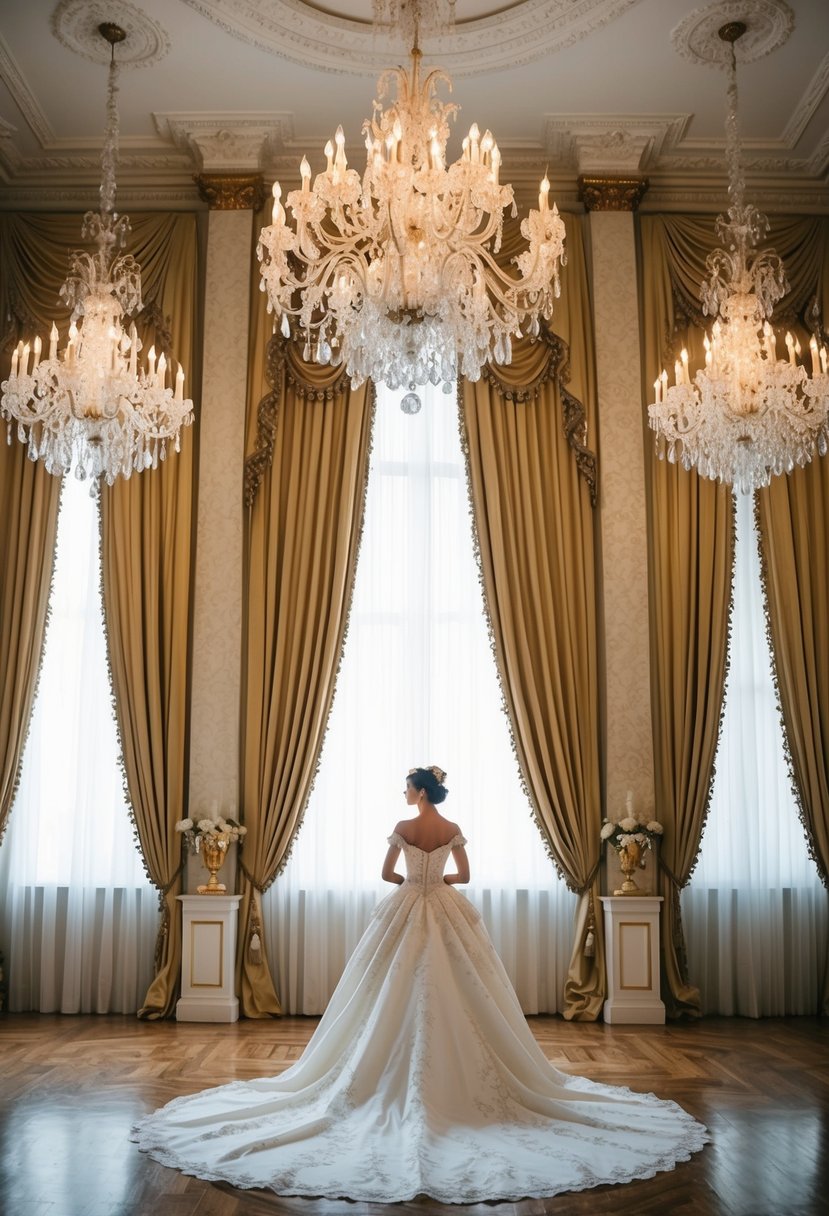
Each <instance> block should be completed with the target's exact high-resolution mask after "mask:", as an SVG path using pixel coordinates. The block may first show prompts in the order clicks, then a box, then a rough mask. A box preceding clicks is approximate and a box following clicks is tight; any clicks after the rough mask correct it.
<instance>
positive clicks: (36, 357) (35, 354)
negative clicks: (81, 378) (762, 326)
mask: <svg viewBox="0 0 829 1216" xmlns="http://www.w3.org/2000/svg"><path fill="white" fill-rule="evenodd" d="M812 341H813V342H814V338H813V339H812ZM42 349H43V345H42V343H41V341H40V334H36V335H35V341H34V347H33V348H32V371H34V370H35V368H36V367H37V365H38V363H40V352H41V350H42ZM816 358H817V346H815V351H814V359H815V360H816Z"/></svg>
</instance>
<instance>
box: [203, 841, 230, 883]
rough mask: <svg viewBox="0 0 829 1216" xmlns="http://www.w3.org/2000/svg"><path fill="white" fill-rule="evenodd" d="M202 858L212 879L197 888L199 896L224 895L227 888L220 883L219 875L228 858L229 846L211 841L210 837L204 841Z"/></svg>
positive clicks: (221, 842)
mask: <svg viewBox="0 0 829 1216" xmlns="http://www.w3.org/2000/svg"><path fill="white" fill-rule="evenodd" d="M201 856H202V861H203V862H204V868H205V869H206V870H207V871H208V873H209V875H210V877H209V878H208V880H207V882H206V883H205V884H204V885H203V886H201V887H197V888H196V890H197V891H198V893H199V895H224V894H225V893H226V891H227V887H226V886H225V885H224V883H223V882H219V879H218V878H217V874H218V873H219V870H221V868H222V866H223V864H224V859H225V857H226V856H227V845H226V843H225V842H224V841H218V840H210V839H209V838H208V837H206V836H205V837H204V838H203V839H202V846H201Z"/></svg>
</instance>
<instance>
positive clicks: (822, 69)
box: [783, 52, 829, 148]
mask: <svg viewBox="0 0 829 1216" xmlns="http://www.w3.org/2000/svg"><path fill="white" fill-rule="evenodd" d="M827 92H829V52H827V53H826V55H824V57H823V59H822V60H821V62H820V64H819V66H818V69H817V71H816V72H815V74H814V76H813V77H812V79H811V80H810V81H809V83H808V84H807V86H806V92H805V93H804V94H803V96H802V97H801V99H800V101H799V102H798V103H797V106H796V107H795V110H794V113H793V114H792V116H791V118H790V119H789V121H788V122H787V123H786V126H785V127H784V128H783V142H784V143H785V144H786V145H787V146H788V147H790V148H793V147H795V145H796V144H797V142H798V140H799V139H800V137H801V135H802V134H803V132H804V131H805V130H806V127H807V126H808V125H809V122H810V121H811V119H812V118H813V117H814V115H815V112H816V111H817V108H818V106H819V105H820V104H821V102H822V101H823V99H824V97H825V96H826V94H827Z"/></svg>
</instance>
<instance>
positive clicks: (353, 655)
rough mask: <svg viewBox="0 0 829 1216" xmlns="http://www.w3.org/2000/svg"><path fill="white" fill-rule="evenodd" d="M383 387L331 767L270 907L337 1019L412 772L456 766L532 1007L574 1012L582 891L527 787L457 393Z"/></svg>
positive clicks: (274, 946) (292, 985)
mask: <svg viewBox="0 0 829 1216" xmlns="http://www.w3.org/2000/svg"><path fill="white" fill-rule="evenodd" d="M400 396H401V394H400V393H391V392H389V391H387V390H386V389H385V388H382V387H381V388H380V390H379V392H378V403H377V420H376V424H375V433H374V446H373V454H372V462H371V472H370V477H369V484H368V494H367V501H366V518H365V529H364V535H363V541H362V549H361V553H360V561H359V566H358V570H357V576H356V583H355V589H354V602H353V606H352V611H351V619H350V626H349V633H348V638H347V640H346V645H345V653H344V656H343V663H342V669H341V671H340V675H339V680H338V686H337V694H336V698H335V702H334V708H333V711H332V714H331V721H330V723H329V728H328V734H327V737H326V741H325V745H324V748H323V753H322V759H321V765H320V771H319V774H318V777H317V781H316V785H315V788H314V792H313V795H312V797H311V801H310V804H309V806H308V811H307V814H306V816H305V822H304V825H303V827H302V829H301V831H300V833H299V836H298V838H297V841H296V844H295V847H294V851H293V855H292V857H291V859H290V861H289V862H288V866H287V868H286V870H285V872H284V874H282V875H281V876H280V877H279V878H278V879H277V880H276V882H275V883H274V885H273V886H272V887H271V889H270V891H269V892H268V893H267V895H266V896H265V899H264V901H263V912H264V916H265V918H266V928H267V940H268V943H269V948H270V951H271V956H272V957H271V963H272V966H273V969H274V972H275V974H276V975H277V977H278V990H279V994H280V998H281V999H282V1001H283V1003H284V1005H285V1007H286V1009H287V1010H288V1011H289V1012H291V1013H307V1014H315V1013H320V1012H322V1010H323V1009H324V1008H325V1006H326V1004H327V1002H328V999H329V997H330V995H331V993H332V991H333V989H334V986H335V984H336V983H337V980H338V979H339V976H340V974H341V972H342V969H343V966H344V964H345V961H346V959H347V958H348V956H349V954H350V953H351V951H352V949H353V948H354V946H355V944H356V942H357V940H358V938H359V936H360V934H361V932H362V931H363V929H364V928H365V925H366V923H367V920H368V916H369V914H370V911H371V908H372V907H373V905H374V904H375V903H376V901H377V899H378V898H380V897H381V896H383V895H384V894H387V893H388V892H389V891H390V890H391V888H390V887H388V886H387V885H386V884H384V883H383V882H382V881H381V880H380V867H381V865H382V861H383V857H384V856H385V852H386V848H387V844H386V837H387V836H388V835H389V833H390V832H391V831H392V829H393V828H394V825H395V824H396V823H397V821H398V820H399V819H401V818H404V817H407V816H408V815H410V814H411V812H410V811H409V810H408V808H407V807H406V806H405V805H404V802H403V789H404V786H405V779H406V774H407V772H408V770H409V769H410V768H413V767H414V766H415V765H421V764H425V765H429V764H439V765H440V766H441V767H442V768H444V769H446V771H447V773H448V777H447V786H448V788H449V791H450V793H449V797H448V799H447V800H446V802H445V803H444V804H443V806H442V807H441V808H440V809H441V811H442V812H443V813H445V814H446V816H447V817H448V818H449V819H453V820H456V821H457V822H458V823H459V824H460V826H461V828H462V830H463V832H464V834H465V835H466V837H467V838H468V840H469V845H468V852H469V857H470V862H471V869H472V881H471V884H470V886H469V887H468V888H467V894H468V895H469V898H470V899H471V900H472V901H473V902H474V903H475V904H476V905H477V906H478V907H479V908H480V909H481V911H482V913H483V915H484V917H485V920H486V923H487V925H488V928H489V930H490V933H491V934H492V937H493V939H494V941H495V945H496V948H497V949H498V951H499V953H500V955H501V957H502V959H503V961H504V965H505V966H506V968H507V971H508V972H509V974H510V978H511V979H512V981H513V983H514V984H515V986H516V990H517V992H518V996H519V998H520V1000H521V1003H522V1006H523V1008H524V1010H525V1012H528V1013H536V1012H555V1011H556V1010H558V1009H560V1008H561V1005H562V992H563V986H564V980H565V978H566V974H567V966H568V963H569V958H570V943H571V939H572V922H573V911H574V902H575V897H574V896H572V895H571V894H570V893H569V892H568V891H567V889H566V887H565V886H564V884H563V883H562V882H561V881H560V880H559V879H558V877H557V876H556V873H555V870H554V868H553V864H552V862H551V861H550V860H549V859H548V858H547V856H546V854H545V851H544V847H543V844H542V841H541V837H540V834H539V832H538V829H537V828H536V826H535V824H534V822H533V820H532V818H531V815H530V808H529V804H528V802H527V800H526V798H525V796H524V794H523V792H522V790H521V787H520V783H519V778H518V770H517V766H516V762H515V759H514V757H513V754H512V751H511V747H510V739H509V727H508V722H507V718H506V716H505V715H504V713H503V712H502V709H501V696H500V691H499V688H498V680H497V675H496V671H495V663H494V659H493V656H492V653H491V650H490V645H489V639H488V636H487V631H486V624H485V620H484V615H483V601H482V593H481V588H480V585H479V577H478V569H477V566H476V563H475V558H474V552H473V548H472V533H471V523H470V516H469V505H468V497H467V485H466V469H465V464H464V460H463V455H462V453H461V447H460V437H459V430H458V412H457V404H456V402H455V399H454V396H452V397H448V396H444V395H443V394H442V393H441V392H439V391H437V390H433V389H429V390H427V391H426V392H425V393H424V394H423V397H424V403H423V409H422V411H421V413H419V414H417V415H415V416H413V417H410V416H406V415H404V414H403V413H402V412H401V410H400V409H399V405H398V401H399V398H400Z"/></svg>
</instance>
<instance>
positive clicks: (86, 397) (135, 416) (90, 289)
mask: <svg viewBox="0 0 829 1216" xmlns="http://www.w3.org/2000/svg"><path fill="white" fill-rule="evenodd" d="M98 28H99V32H100V34H101V36H102V37H103V38H105V39H106V40H107V42H109V44H110V46H111V48H112V54H111V58H110V67H109V86H108V90H107V128H106V136H105V139H104V148H103V153H102V155H101V169H102V181H101V191H100V199H101V206H100V212H99V213H97V214H96V213H95V212H94V211H88V212H87V213H86V215H85V216H84V221H83V228H82V236H83V237H85V238H86V239H91V240H93V241H94V242H95V247H96V249H95V252H94V253H88V252H82V251H78V252H75V253H74V254H72V259H71V266H70V271H69V276H68V278H67V279H66V282H65V283H64V284H63V286H62V287H61V289H60V295H61V299H62V300H63V301H64V303H65V304H66V305H67V306H68V307H71V308H72V315H71V317H70V324H69V333H68V342H67V345H66V347H65V349H64V350H63V351H62V352H60V354H59V353H58V340H59V334H58V330H57V326H55V325H53V326H52V330H51V334H50V341H49V352H48V355H47V356H46V357H44V358H42V357H41V355H42V351H43V345H42V342H41V339H40V336H39V335H38V336H37V337H36V338H35V339H34V342H33V343H32V344H31V345H30V344H29V343H28V342H26V343H23V342H20V343H18V346H17V348H16V349H15V350H14V351H13V352H12V361H11V374H10V376H9V379H8V380H4V381H3V383H2V385H0V390H2V396H0V417H3V418H4V419H6V422H7V434H8V441H9V443H11V442H12V428H13V425H14V424H15V423H16V424H17V435H18V438H19V439H20V441H21V442H22V443H27V444H28V448H29V456H30V457H31V459H32V460H42V461H43V463H44V464H45V466H46V468H47V469H48V471H49V472H50V473H54V474H56V475H57V476H62V475H63V474H65V473H68V472H69V470H70V469H74V470H75V474H76V476H77V477H78V478H80V479H81V480H83V479H85V478H87V477H89V478H92V479H93V481H92V490H93V492H94V490H95V489H96V488H97V486H98V484H99V481H98V479H99V478H101V477H103V478H104V479H105V480H106V482H107V484H108V485H112V484H113V482H114V481H115V479H116V478H117V477H119V476H120V477H125V478H128V477H129V476H130V475H131V474H132V473H133V472H134V471H139V470H141V469H149V468H156V466H157V465H158V461H159V460H163V459H164V457H165V455H166V451H167V445H168V443H169V442H170V440H172V441H173V443H174V446H175V450H176V451H178V450H179V440H180V432H181V427H182V426H185V425H189V423H191V422H192V421H193V402H192V401H189V400H186V399H185V397H184V371H183V369H182V367H181V364H179V366H178V370H177V372H176V375H175V383H173V375H172V372H173V368H172V363H170V364H169V365H168V362H167V358H166V356H165V355H164V354H163V352H162V353H161V354H159V355H158V356H156V351H155V347H150V350H149V352H148V354H147V362H146V366H145V367H142V368H140V369H139V366H138V354H139V352H140V351H141V348H142V343H141V340H140V338H139V337H138V333H137V330H136V327H135V323H134V322H132V323H131V324H130V326H129V330H127V329H126V328H125V318H128V317H130V316H131V315H134V314H136V313H138V312H139V310H140V309H141V307H142V300H141V268H140V266H139V265H138V263H137V262H136V260H135V258H133V257H132V255H131V254H119V252H118V251H119V250H121V249H122V248H123V247H124V244H125V242H126V238H127V235H128V234H129V231H130V224H129V220H128V219H127V217H126V216H125V215H123V216H119V215H118V213H117V212H116V211H115V165H116V162H117V156H118V109H117V105H116V97H117V92H118V68H117V64H116V62H115V46H116V44H117V43H119V42H122V41H123V40H124V38H125V36H126V35H125V34H124V31H123V30H122V29H120V28H119V27H118V26H117V25H112V24H110V23H108V22H106V23H104V24H102V25H100V26H99V27H98ZM168 375H169V378H170V384H169V385H168V383H167V379H168Z"/></svg>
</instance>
